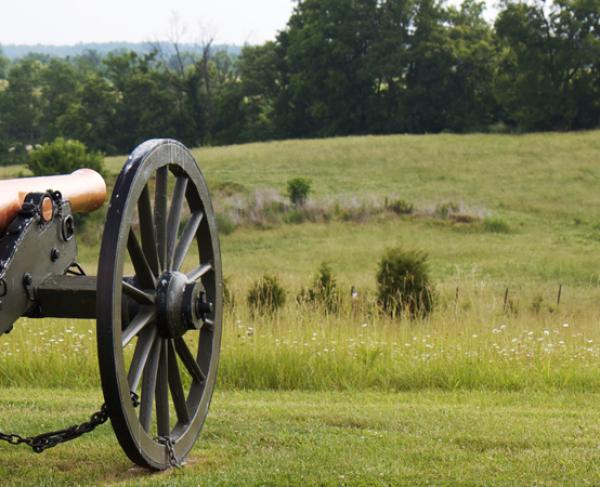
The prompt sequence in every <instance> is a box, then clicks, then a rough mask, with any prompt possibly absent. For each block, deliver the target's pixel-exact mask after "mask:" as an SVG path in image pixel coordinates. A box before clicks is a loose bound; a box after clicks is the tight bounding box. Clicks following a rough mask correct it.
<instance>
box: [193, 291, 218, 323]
mask: <svg viewBox="0 0 600 487" xmlns="http://www.w3.org/2000/svg"><path fill="white" fill-rule="evenodd" d="M205 299H206V295H205V294H204V293H202V294H201V295H200V297H199V298H198V300H197V301H196V315H197V316H198V317H201V316H204V315H206V314H209V313H212V312H213V310H214V308H215V307H214V305H213V304H212V303H207V302H206V301H205Z"/></svg>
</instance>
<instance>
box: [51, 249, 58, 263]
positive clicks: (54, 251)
mask: <svg viewBox="0 0 600 487" xmlns="http://www.w3.org/2000/svg"><path fill="white" fill-rule="evenodd" d="M58 259H60V250H58V249H56V248H54V249H52V250H51V251H50V260H51V261H52V262H56V261H57V260H58Z"/></svg>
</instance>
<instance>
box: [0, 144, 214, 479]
mask: <svg viewBox="0 0 600 487" xmlns="http://www.w3.org/2000/svg"><path fill="white" fill-rule="evenodd" d="M105 198H106V185H105V183H104V180H103V179H102V177H101V176H100V175H99V174H97V173H95V172H94V171H91V170H87V169H82V170H79V171H76V172H74V173H73V174H71V175H67V176H52V177H46V178H24V179H16V180H8V181H0V333H7V332H10V330H11V329H12V327H13V326H14V323H15V321H17V320H18V319H19V318H20V317H21V316H28V317H31V318H45V317H56V318H75V319H95V320H96V322H97V345H98V359H99V371H100V376H101V383H102V390H103V394H104V398H105V405H104V406H103V408H102V410H101V413H100V420H98V418H96V423H100V422H102V420H106V419H107V418H110V421H111V423H112V426H113V429H114V431H115V434H116V436H117V439H118V441H119V443H120V444H121V446H122V448H123V450H124V451H125V453H126V454H127V455H128V456H129V458H130V459H131V460H132V461H133V462H135V463H137V464H138V465H141V466H144V467H148V468H152V469H165V468H168V467H170V466H173V465H175V464H178V463H180V462H181V461H182V460H183V459H184V458H185V457H186V456H187V454H188V453H189V451H190V450H191V448H192V447H193V445H194V444H195V442H196V440H197V438H198V436H199V434H200V431H201V429H202V426H203V424H204V421H205V419H206V416H207V413H208V408H209V404H210V400H211V396H212V393H213V389H214V385H215V381H216V374H217V366H218V360H219V350H220V342H221V325H222V308H223V304H222V273H221V256H220V249H219V240H218V235H217V228H216V222H215V216H214V212H213V209H212V206H211V201H210V197H209V193H208V189H207V186H206V182H205V180H204V177H203V175H202V173H201V171H200V169H199V168H198V165H197V163H196V161H195V160H194V158H193V156H192V155H191V153H190V152H189V151H188V150H187V149H186V148H185V147H184V146H183V145H182V144H180V143H178V142H176V141H174V140H167V139H156V140H151V141H148V142H145V143H143V144H141V145H140V146H139V147H138V148H137V149H135V150H134V152H133V153H132V154H131V155H130V156H129V158H128V160H127V162H126V164H125V166H124V167H123V169H122V171H121V173H120V174H119V176H118V178H117V180H116V183H115V186H114V190H113V193H112V196H111V198H110V202H109V206H108V209H107V215H106V222H105V227H104V233H103V235H102V241H101V247H100V255H99V259H98V269H97V273H96V276H88V275H85V273H84V272H83V269H82V268H81V266H80V265H79V263H78V260H77V244H76V237H77V228H76V226H75V219H74V216H73V215H74V214H76V213H79V212H81V213H85V212H89V211H93V210H95V209H97V208H99V207H100V206H101V205H102V204H103V202H104V200H105ZM84 429H87V430H89V429H93V428H89V427H88V428H83V429H81V431H83V430H84ZM83 432H85V431H83ZM57 433H61V432H54V433H50V434H48V435H47V436H46V437H45V441H46V443H45V444H41V445H38V447H37V448H36V447H35V446H34V449H36V451H41V450H43V449H44V448H45V447H47V446H53V444H55V443H57V442H59V441H60V440H56V438H59V439H61V438H64V437H65V436H69V435H68V434H67V435H64V434H63V436H61V435H60V434H58V435H57ZM79 434H81V432H80V431H79V430H76V429H75V430H71V436H73V437H75V436H79ZM52 435H54V436H52ZM11 436H12V439H14V438H17V441H11V440H10V439H9V441H11V442H13V443H18V442H20V441H18V440H19V439H20V437H18V436H17V435H9V438H10V437H11ZM48 439H50V440H52V439H54V443H52V441H50V442H48ZM22 440H23V441H24V442H27V443H30V444H31V442H28V441H26V440H27V439H22ZM62 441H64V439H62Z"/></svg>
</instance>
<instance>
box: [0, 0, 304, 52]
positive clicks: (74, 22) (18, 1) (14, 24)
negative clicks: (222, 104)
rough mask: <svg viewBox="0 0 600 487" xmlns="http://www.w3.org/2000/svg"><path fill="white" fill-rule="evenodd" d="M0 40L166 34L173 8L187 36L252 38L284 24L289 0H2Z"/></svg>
mask: <svg viewBox="0 0 600 487" xmlns="http://www.w3.org/2000/svg"><path fill="white" fill-rule="evenodd" d="M1 7H2V8H1V13H0V44H37V43H40V44H76V43H78V42H106V41H133V42H145V41H150V40H158V39H166V38H167V37H168V35H169V30H170V26H171V24H172V22H171V19H172V17H173V14H174V13H175V14H176V15H177V16H178V17H179V19H180V24H182V25H183V24H185V25H186V26H187V33H186V35H185V37H186V39H184V40H190V41H198V40H199V39H198V37H199V36H200V35H201V34H200V32H203V33H204V35H206V34H209V35H210V36H211V37H214V38H215V42H217V43H235V44H243V43H245V42H248V43H251V44H256V43H262V42H264V41H265V40H268V39H273V38H274V37H275V33H276V32H277V31H278V30H280V29H282V28H283V27H285V24H286V22H287V20H288V18H289V16H290V13H291V11H292V7H293V3H292V1H291V0H103V1H102V2H89V1H85V0H7V1H2V2H1Z"/></svg>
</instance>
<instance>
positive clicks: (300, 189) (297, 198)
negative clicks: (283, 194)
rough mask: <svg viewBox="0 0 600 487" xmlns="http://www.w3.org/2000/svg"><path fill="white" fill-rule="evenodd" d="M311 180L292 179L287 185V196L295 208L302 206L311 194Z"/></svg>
mask: <svg viewBox="0 0 600 487" xmlns="http://www.w3.org/2000/svg"><path fill="white" fill-rule="evenodd" d="M310 184H311V182H310V180H309V179H304V178H294V179H290V180H289V181H288V183H287V195H288V197H289V198H290V201H291V202H292V204H293V205H295V206H302V205H303V204H304V203H305V202H306V199H307V198H308V194H309V193H310Z"/></svg>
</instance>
